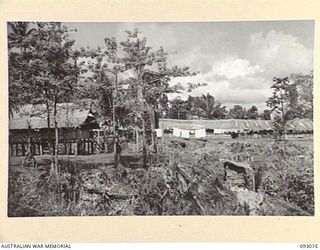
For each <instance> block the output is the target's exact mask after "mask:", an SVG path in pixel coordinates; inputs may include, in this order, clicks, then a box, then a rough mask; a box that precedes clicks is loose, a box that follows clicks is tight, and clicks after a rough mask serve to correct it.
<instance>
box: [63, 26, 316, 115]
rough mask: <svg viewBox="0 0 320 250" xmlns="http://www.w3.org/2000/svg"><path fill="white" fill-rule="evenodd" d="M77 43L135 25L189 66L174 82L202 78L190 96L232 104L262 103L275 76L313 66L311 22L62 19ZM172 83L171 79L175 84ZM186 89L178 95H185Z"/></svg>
mask: <svg viewBox="0 0 320 250" xmlns="http://www.w3.org/2000/svg"><path fill="white" fill-rule="evenodd" d="M65 25H66V26H68V27H70V28H76V29H77V32H73V33H72V37H73V38H74V39H75V40H76V46H77V47H83V46H87V45H89V46H90V47H97V46H103V45H104V38H105V37H116V38H117V40H118V41H121V40H123V39H124V38H125V32H124V31H125V30H133V29H134V28H138V29H139V31H141V32H142V34H143V35H144V36H146V37H147V42H148V45H149V46H151V47H153V48H155V49H157V48H159V47H160V46H163V47H164V48H165V49H166V50H167V51H168V52H169V57H168V62H169V64H170V65H179V66H184V65H188V66H190V67H191V69H192V70H193V71H199V72H200V73H199V74H198V75H197V76H194V77H190V78H187V79H185V78H180V79H175V80H174V82H182V83H187V82H194V83H198V82H206V83H207V84H208V86H207V87H201V88H198V89H196V90H194V91H193V92H192V93H191V94H192V95H200V94H202V93H207V92H208V93H210V94H212V95H214V96H215V98H216V99H217V100H218V101H219V102H221V103H223V104H224V105H227V106H228V107H231V106H233V105H235V104H240V105H242V106H245V107H251V106H252V105H256V106H258V108H259V109H260V110H262V109H264V108H265V105H264V102H265V100H266V99H267V97H268V96H269V95H270V93H271V91H270V85H271V84H272V78H273V77H274V76H278V77H283V76H287V75H289V74H291V73H303V74H307V73H309V72H310V70H312V69H313V49H314V48H313V46H314V22H313V21H276V22H275V21H272V22H269V21H268V22H265V21H264V22H262V21H260V22H197V23H187V22H183V23H93V22H91V23H65ZM174 82H173V83H174ZM188 94H190V93H182V94H179V96H180V97H181V98H183V99H184V98H186V97H187V95H188Z"/></svg>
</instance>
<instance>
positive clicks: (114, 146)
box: [112, 73, 118, 167]
mask: <svg viewBox="0 0 320 250" xmlns="http://www.w3.org/2000/svg"><path fill="white" fill-rule="evenodd" d="M117 84H118V74H117V73H115V82H114V90H113V91H114V92H113V98H112V104H113V105H112V106H113V114H112V120H113V155H114V166H115V167H117V166H118V161H117V159H118V150H117V140H116V137H117V131H116V97H117Z"/></svg>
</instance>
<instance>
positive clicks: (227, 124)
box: [160, 119, 313, 131]
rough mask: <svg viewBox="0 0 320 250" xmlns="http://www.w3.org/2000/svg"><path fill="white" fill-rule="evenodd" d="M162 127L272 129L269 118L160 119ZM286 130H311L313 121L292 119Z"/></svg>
mask: <svg viewBox="0 0 320 250" xmlns="http://www.w3.org/2000/svg"><path fill="white" fill-rule="evenodd" d="M160 123H162V124H163V127H164V128H168V129H173V128H179V129H190V130H191V129H192V130H193V129H203V128H205V129H238V130H254V131H259V130H272V129H273V125H272V121H271V120H240V119H226V120H176V119H162V120H161V122H160ZM287 129H288V130H296V131H312V130H313V122H312V121H311V120H309V119H294V120H290V121H288V123H287Z"/></svg>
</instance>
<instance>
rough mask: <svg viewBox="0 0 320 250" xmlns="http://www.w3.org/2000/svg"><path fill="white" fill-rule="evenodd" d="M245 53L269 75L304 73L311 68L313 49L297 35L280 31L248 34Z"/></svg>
mask: <svg viewBox="0 0 320 250" xmlns="http://www.w3.org/2000/svg"><path fill="white" fill-rule="evenodd" d="M247 54H248V57H249V58H250V61H252V62H254V63H257V64H259V65H262V66H263V67H264V68H265V69H266V71H267V72H266V73H267V74H268V75H269V76H271V75H272V74H273V76H286V75H289V74H291V73H305V74H306V73H309V72H310V70H311V69H312V68H313V50H312V49H309V48H307V47H305V46H304V45H303V44H302V43H300V42H299V40H298V39H297V37H295V36H293V35H290V34H285V33H283V32H280V31H275V30H271V31H269V32H268V33H255V34H252V35H250V37H249V46H248V52H247Z"/></svg>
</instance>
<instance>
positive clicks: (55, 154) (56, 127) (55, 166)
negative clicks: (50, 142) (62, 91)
mask: <svg viewBox="0 0 320 250" xmlns="http://www.w3.org/2000/svg"><path fill="white" fill-rule="evenodd" d="M56 99H57V98H56V97H55V102H54V111H53V120H54V133H55V147H54V169H55V171H56V172H58V147H59V130H58V121H57V100H56Z"/></svg>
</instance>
